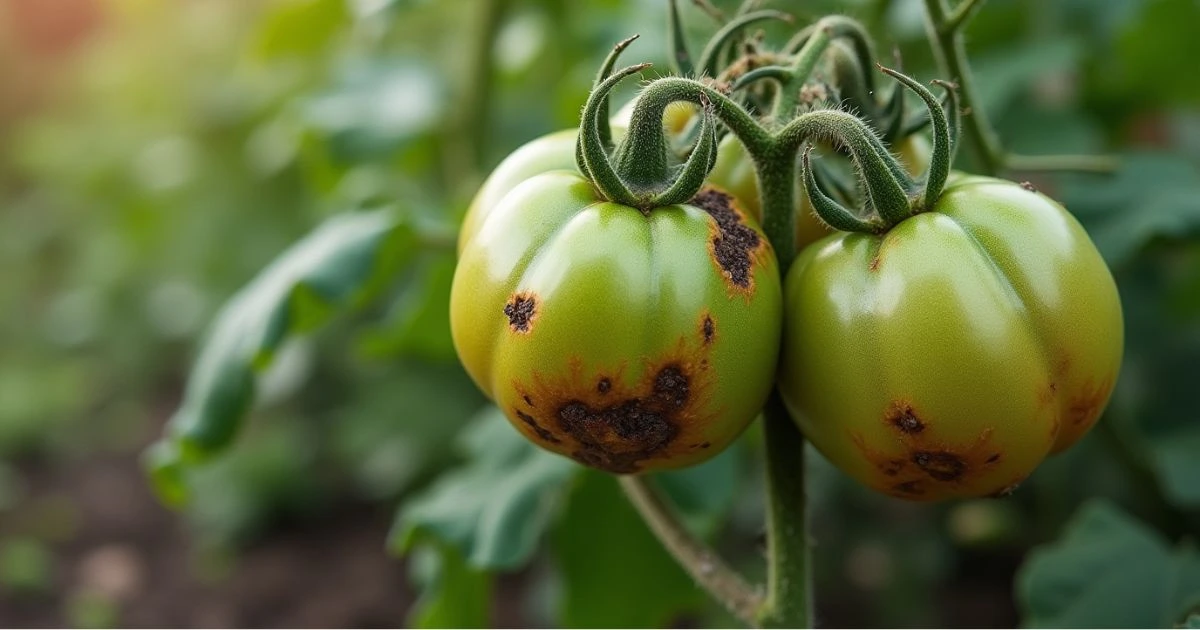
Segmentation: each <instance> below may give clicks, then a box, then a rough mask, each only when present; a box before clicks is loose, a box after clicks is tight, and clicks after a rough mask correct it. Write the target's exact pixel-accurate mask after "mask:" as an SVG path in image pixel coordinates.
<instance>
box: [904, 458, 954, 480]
mask: <svg viewBox="0 0 1200 630" xmlns="http://www.w3.org/2000/svg"><path fill="white" fill-rule="evenodd" d="M912 463H914V464H916V465H917V467H918V468H920V469H921V470H923V471H925V474H927V475H929V476H930V477H933V478H934V479H937V480H938V481H957V480H959V479H962V476H963V473H965V472H966V471H967V463H966V462H965V461H963V459H962V458H961V457H959V456H958V455H955V454H954V453H951V452H949V451H916V452H914V453H913V454H912Z"/></svg>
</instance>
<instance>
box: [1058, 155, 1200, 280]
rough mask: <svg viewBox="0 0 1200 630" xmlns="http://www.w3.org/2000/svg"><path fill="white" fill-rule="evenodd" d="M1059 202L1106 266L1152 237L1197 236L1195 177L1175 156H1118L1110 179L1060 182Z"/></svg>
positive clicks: (1199, 205)
mask: <svg viewBox="0 0 1200 630" xmlns="http://www.w3.org/2000/svg"><path fill="white" fill-rule="evenodd" d="M1062 201H1063V203H1064V204H1065V205H1066V207H1067V209H1068V210H1070V211H1071V212H1072V213H1073V214H1074V215H1075V216H1077V217H1078V218H1079V219H1080V221H1082V222H1083V223H1084V225H1085V226H1086V227H1087V228H1088V232H1089V233H1090V234H1091V236H1092V239H1093V240H1094V241H1095V243H1096V247H1097V248H1098V249H1099V250H1100V253H1101V254H1102V255H1103V256H1104V259H1105V260H1106V261H1108V263H1109V264H1110V265H1112V266H1118V265H1121V264H1124V263H1126V262H1128V261H1129V260H1130V259H1131V258H1132V257H1133V256H1134V254H1136V253H1137V252H1138V251H1140V250H1141V249H1142V248H1143V247H1145V246H1146V245H1147V244H1148V243H1150V242H1151V241H1153V240H1155V239H1157V238H1162V237H1172V238H1183V237H1186V236H1190V235H1194V234H1196V233H1198V232H1200V173H1198V172H1197V170H1196V167H1195V166H1194V165H1192V164H1191V163H1189V162H1188V161H1187V160H1185V159H1183V158H1181V157H1178V156H1172V155H1163V154H1131V155H1125V156H1122V158H1121V170H1120V171H1119V172H1118V173H1117V174H1116V176H1115V177H1111V178H1104V179H1097V178H1096V177H1095V176H1091V177H1085V176H1077V177H1073V178H1068V179H1066V180H1065V184H1064V186H1063V193H1062Z"/></svg>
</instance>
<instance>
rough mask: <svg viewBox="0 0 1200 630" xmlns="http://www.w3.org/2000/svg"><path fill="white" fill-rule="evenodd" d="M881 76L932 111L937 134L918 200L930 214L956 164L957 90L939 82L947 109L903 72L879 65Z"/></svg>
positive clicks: (919, 209) (932, 121) (931, 123)
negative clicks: (891, 79) (889, 79)
mask: <svg viewBox="0 0 1200 630" xmlns="http://www.w3.org/2000/svg"><path fill="white" fill-rule="evenodd" d="M876 65H877V67H878V68H879V70H880V72H883V73H884V74H886V75H888V76H890V77H892V78H894V79H896V80H897V81H899V82H900V83H901V84H903V85H904V87H906V88H908V89H909V90H912V91H913V92H914V93H916V95H917V96H919V97H921V100H922V101H924V102H925V107H926V109H928V110H929V123H930V127H931V128H932V130H933V152H932V155H931V156H930V160H929V170H928V171H927V172H926V173H925V187H924V189H923V190H922V191H921V196H920V198H919V199H918V200H917V208H916V209H917V210H918V211H926V210H929V209H930V208H931V207H932V206H933V204H934V203H935V202H936V201H937V199H938V196H940V195H941V194H942V188H943V187H944V186H945V185H946V178H947V177H949V175H950V165H951V162H952V161H953V160H954V150H955V148H956V147H955V145H956V144H957V137H958V128H959V114H958V99H957V98H956V96H955V92H954V86H953V85H952V84H950V83H946V82H944V81H939V82H937V83H938V84H939V85H940V86H941V87H942V88H943V89H945V90H946V92H947V94H946V95H947V97H948V99H947V100H948V105H947V107H946V108H945V109H943V107H942V104H941V102H939V101H938V98H937V97H936V96H934V95H933V92H931V91H929V90H928V89H927V88H926V87H925V86H923V85H921V84H920V82H918V81H917V80H916V79H913V78H912V77H909V76H907V75H905V74H903V73H901V72H898V71H896V70H892V69H891V68H885V67H884V66H882V65H879V64H876Z"/></svg>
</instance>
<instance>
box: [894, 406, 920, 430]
mask: <svg viewBox="0 0 1200 630" xmlns="http://www.w3.org/2000/svg"><path fill="white" fill-rule="evenodd" d="M887 421H888V424H890V425H892V426H894V427H896V428H897V429H899V430H901V431H903V432H904V433H907V434H909V435H914V434H917V433H920V432H922V431H924V430H925V422H923V421H922V420H921V419H920V418H919V417H917V412H915V411H913V408H912V405H895V406H894V407H892V409H891V410H890V412H889V413H888V417H887Z"/></svg>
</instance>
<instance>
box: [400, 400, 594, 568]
mask: <svg viewBox="0 0 1200 630" xmlns="http://www.w3.org/2000/svg"><path fill="white" fill-rule="evenodd" d="M462 435H463V440H462V448H463V450H464V451H465V455H466V456H467V463H466V464H464V465H463V466H462V467H460V468H458V469H456V470H452V471H450V472H448V473H446V474H444V475H442V476H441V478H439V479H438V481H437V482H435V483H434V484H433V485H432V486H431V487H430V488H429V489H427V490H426V491H425V492H423V493H421V494H419V495H417V496H415V497H413V498H411V499H410V500H408V501H407V502H406V503H405V504H403V505H401V506H400V510H399V512H398V513H397V517H396V523H395V525H394V526H393V529H392V534H391V537H390V542H389V546H390V547H391V549H392V550H393V551H394V552H396V553H400V554H403V553H406V552H408V551H409V550H410V549H412V547H413V546H414V544H416V542H417V541H418V540H419V539H420V538H421V537H423V536H432V537H434V538H436V539H437V540H440V541H443V542H445V543H448V544H450V545H453V546H454V547H456V548H457V549H458V550H459V551H460V552H461V553H462V554H463V556H464V557H465V558H466V560H467V562H468V563H469V564H470V566H472V567H476V568H484V569H514V568H517V567H520V566H522V565H523V564H525V563H526V562H527V561H528V560H529V558H530V556H531V555H532V554H533V552H534V550H535V549H536V547H537V544H538V541H539V540H540V539H541V537H542V534H543V533H544V532H545V530H546V528H547V527H548V526H549V524H550V520H551V517H552V516H553V514H554V512H555V509H556V507H557V504H558V503H559V499H560V498H561V495H562V494H563V492H564V488H565V485H566V481H567V480H568V479H570V478H571V476H572V475H574V474H575V473H576V472H577V471H578V470H579V466H577V465H576V464H575V463H574V462H572V461H571V460H569V459H567V458H565V457H560V456H558V455H555V454H552V453H550V452H549V451H545V450H542V449H541V448H539V447H537V446H534V445H533V444H532V443H531V442H529V441H528V440H526V439H525V438H524V437H523V436H522V435H521V434H520V433H518V432H517V431H516V429H514V428H513V427H512V425H510V424H509V422H508V420H507V419H506V418H505V417H504V415H503V414H502V413H501V412H500V410H499V409H496V408H495V407H491V408H489V409H488V410H487V411H484V412H483V413H481V414H480V417H479V418H478V419H477V420H476V421H475V422H472V423H471V424H469V425H468V426H467V427H466V428H465V429H464V430H463V432H462Z"/></svg>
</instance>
